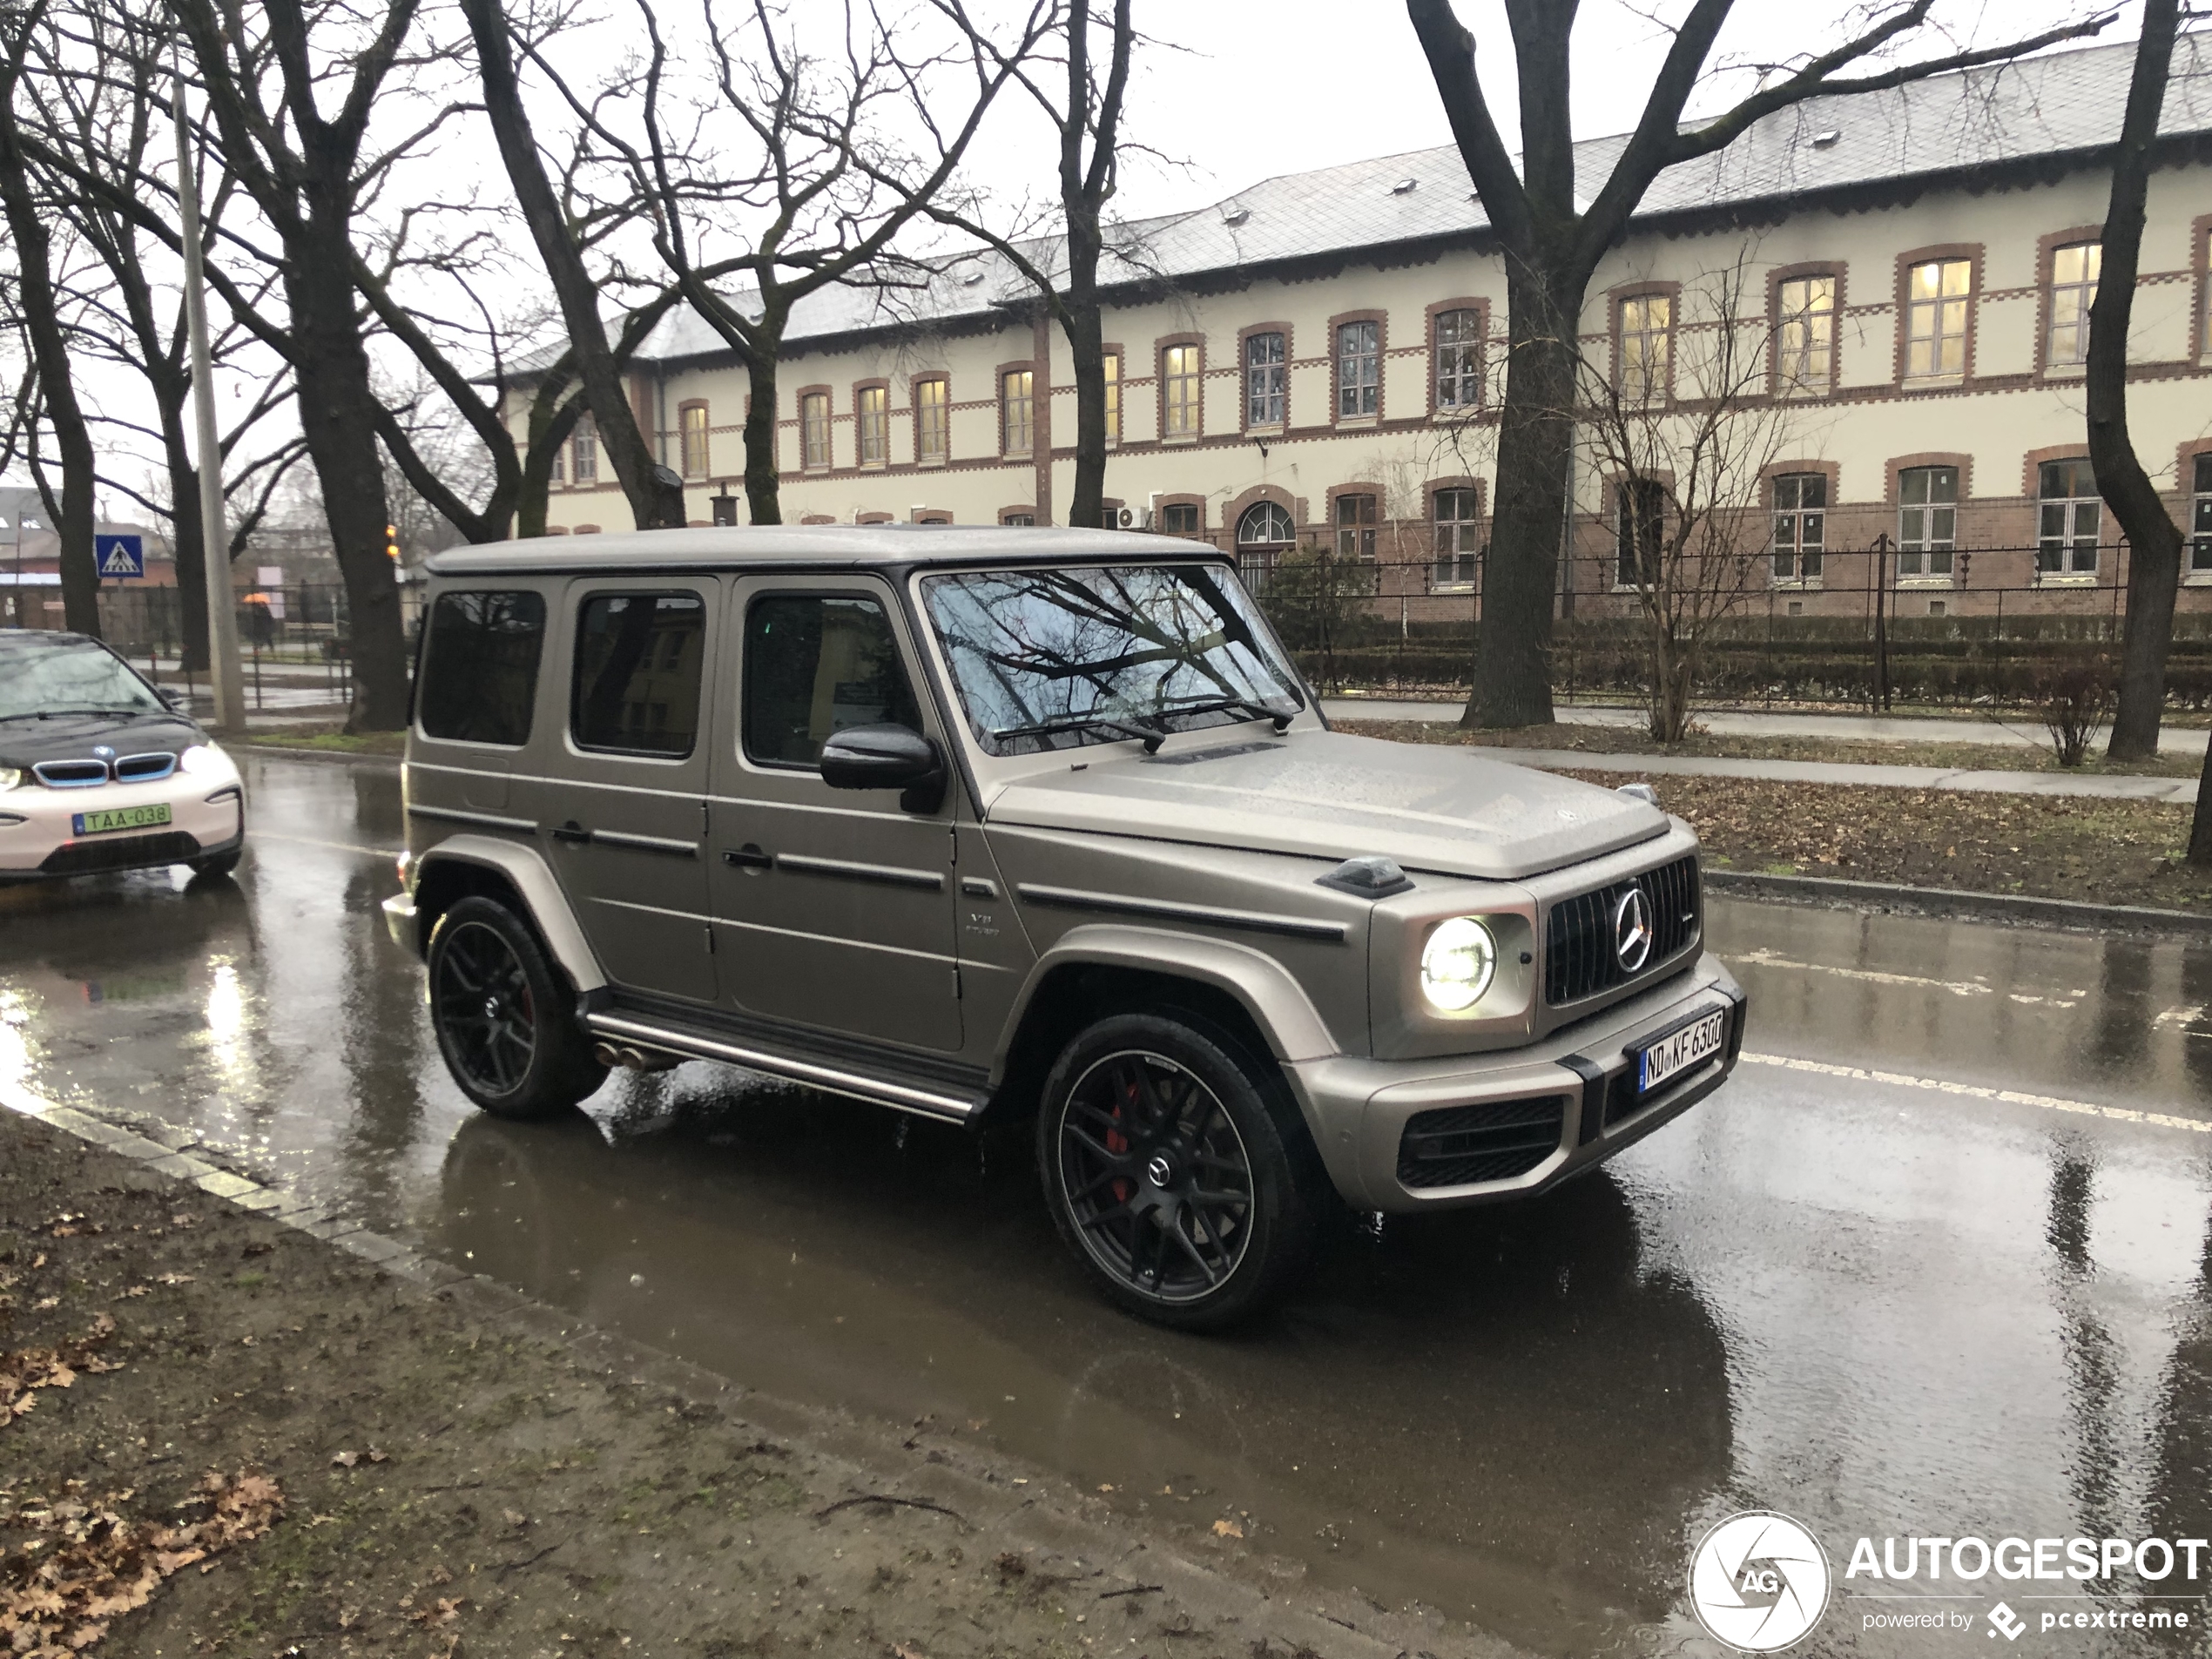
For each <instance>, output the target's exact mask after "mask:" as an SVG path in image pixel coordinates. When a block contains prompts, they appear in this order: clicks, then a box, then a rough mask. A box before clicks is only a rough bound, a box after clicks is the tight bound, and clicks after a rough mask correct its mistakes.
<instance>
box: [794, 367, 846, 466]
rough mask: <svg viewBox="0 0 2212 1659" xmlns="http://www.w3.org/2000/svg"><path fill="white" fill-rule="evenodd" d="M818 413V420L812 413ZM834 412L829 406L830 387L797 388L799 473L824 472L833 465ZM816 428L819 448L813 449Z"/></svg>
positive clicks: (835, 447) (834, 453)
mask: <svg viewBox="0 0 2212 1659" xmlns="http://www.w3.org/2000/svg"><path fill="white" fill-rule="evenodd" d="M817 415H819V421H818V420H817V419H816V416H817ZM834 421H835V411H834V410H833V408H831V406H830V388H828V387H826V386H802V387H800V388H799V471H801V472H827V471H829V470H830V469H831V467H832V466H833V465H834V464H835V459H836V455H837V439H836V435H835V427H834ZM818 429H819V434H820V437H821V449H820V453H819V456H818V455H817V454H816V452H815V448H814V439H815V435H816V432H817V430H818Z"/></svg>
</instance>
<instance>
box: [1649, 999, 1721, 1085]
mask: <svg viewBox="0 0 2212 1659" xmlns="http://www.w3.org/2000/svg"><path fill="white" fill-rule="evenodd" d="M1727 1041H1728V1010H1727V1009H1726V1008H1715V1009H1714V1010H1713V1011H1712V1012H1711V1013H1710V1014H1707V1015H1700V1016H1699V1017H1698V1018H1696V1019H1694V1020H1692V1021H1691V1022H1689V1024H1688V1025H1685V1026H1679V1027H1677V1028H1675V1029H1674V1030H1672V1031H1669V1033H1668V1034H1667V1035H1665V1036H1663V1037H1661V1038H1660V1039H1659V1040H1658V1041H1657V1042H1654V1043H1650V1044H1648V1045H1647V1046H1645V1047H1644V1048H1642V1049H1638V1050H1637V1051H1636V1093H1638V1094H1639V1095H1648V1094H1649V1093H1650V1092H1651V1091H1652V1090H1653V1089H1656V1088H1658V1087H1660V1086H1661V1085H1662V1083H1664V1082H1666V1081H1667V1079H1668V1078H1669V1077H1672V1076H1675V1075H1676V1074H1677V1073H1679V1072H1684V1071H1687V1070H1689V1069H1690V1068H1691V1067H1692V1066H1694V1065H1696V1064H1697V1062H1699V1061H1701V1060H1710V1058H1711V1057H1712V1056H1713V1055H1716V1054H1718V1053H1719V1052H1720V1051H1721V1049H1722V1047H1723V1044H1725V1043H1726V1042H1727Z"/></svg>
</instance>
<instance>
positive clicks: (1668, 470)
mask: <svg viewBox="0 0 2212 1659" xmlns="http://www.w3.org/2000/svg"><path fill="white" fill-rule="evenodd" d="M1757 293H1758V272H1757V268H1755V267H1754V266H1753V264H1752V260H1751V256H1750V253H1749V251H1748V250H1747V251H1746V252H1744V253H1741V254H1739V255H1738V257H1737V260H1736V262H1735V263H1734V264H1732V265H1730V266H1724V267H1722V268H1721V269H1719V270H1716V271H1714V272H1711V273H1709V274H1708V275H1707V276H1705V277H1704V278H1703V279H1702V280H1699V281H1696V282H1692V283H1688V284H1685V285H1684V286H1683V291H1682V293H1681V294H1680V295H1679V297H1678V299H1677V304H1678V305H1679V306H1680V307H1681V310H1680V312H1679V313H1678V314H1677V319H1676V328H1675V330H1674V333H1673V335H1672V339H1673V341H1674V342H1675V343H1674V347H1673V349H1674V350H1675V352H1676V361H1673V362H1672V363H1671V364H1667V363H1650V362H1645V363H1638V364H1633V365H1622V367H1621V368H1618V369H1616V368H1614V367H1613V366H1612V365H1608V364H1606V363H1603V362H1598V361H1592V360H1591V359H1590V358H1589V357H1588V356H1584V357H1583V358H1581V362H1580V372H1579V377H1578V378H1579V381H1580V385H1581V407H1580V408H1579V410H1578V411H1575V414H1577V415H1579V419H1578V421H1577V426H1578V429H1579V430H1580V431H1581V435H1582V442H1583V443H1584V445H1585V447H1586V448H1587V450H1588V455H1589V460H1590V462H1591V467H1590V470H1591V472H1592V474H1593V475H1595V477H1596V479H1597V480H1598V482H1599V485H1600V487H1601V488H1602V489H1607V490H1609V491H1611V492H1613V493H1614V495H1615V502H1616V503H1617V510H1618V513H1619V521H1618V522H1619V525H1620V532H1619V533H1620V538H1621V551H1620V556H1619V568H1618V570H1617V573H1616V584H1617V585H1621V586H1625V587H1629V588H1632V589H1634V590H1635V597H1636V609H1637V612H1638V615H1639V616H1640V617H1641V618H1642V624H1643V635H1644V647H1645V658H1646V663H1647V666H1648V673H1649V685H1648V686H1647V688H1646V693H1645V695H1646V698H1647V704H1648V708H1649V714H1650V731H1651V735H1652V737H1653V738H1655V739H1656V741H1658V742H1661V743H1669V744H1671V743H1679V742H1681V741H1682V739H1683V737H1684V736H1686V735H1687V734H1688V732H1689V719H1690V708H1691V701H1692V698H1694V697H1695V695H1696V685H1697V676H1698V671H1699V669H1700V668H1701V667H1702V666H1703V660H1704V654H1705V648H1706V645H1707V644H1708V642H1710V640H1711V638H1712V637H1713V635H1714V633H1715V632H1716V630H1717V629H1718V628H1719V627H1720V625H1721V624H1723V623H1724V622H1725V621H1726V620H1727V618H1728V617H1730V615H1732V614H1733V613H1734V612H1735V611H1736V610H1737V609H1738V608H1739V607H1740V606H1741V605H1742V604H1743V601H1744V600H1745V598H1746V597H1749V596H1750V594H1751V593H1752V592H1753V591H1754V590H1757V588H1758V587H1760V585H1761V583H1760V582H1759V574H1760V564H1761V561H1762V559H1763V558H1764V556H1765V553H1766V550H1767V545H1768V541H1769V527H1768V524H1767V522H1766V517H1765V515H1764V513H1763V512H1762V510H1761V496H1762V490H1763V485H1764V479H1765V476H1766V473H1767V469H1768V468H1769V467H1770V466H1771V465H1772V463H1773V462H1775V461H1776V460H1777V459H1778V458H1779V457H1780V456H1781V455H1783V453H1784V449H1785V448H1787V447H1788V445H1789V443H1790V442H1791V437H1792V427H1793V425H1794V421H1795V415H1796V411H1795V408H1794V407H1793V406H1792V405H1791V402H1790V401H1789V400H1788V399H1787V398H1786V397H1783V398H1775V397H1770V396H1768V395H1767V348H1768V345H1769V341H1768V334H1767V327H1766V323H1765V320H1764V317H1763V316H1760V315H1758V313H1759V312H1760V310H1761V309H1762V307H1758V306H1757V304H1756V301H1757ZM1747 301H1750V302H1752V303H1750V304H1748V305H1747ZM1698 311H1703V316H1698V315H1696V314H1695V313H1696V312H1698Z"/></svg>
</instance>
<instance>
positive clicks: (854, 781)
mask: <svg viewBox="0 0 2212 1659" xmlns="http://www.w3.org/2000/svg"><path fill="white" fill-rule="evenodd" d="M821 768H822V781H823V782H824V783H826V784H827V785H828V786H830V787H831V788H832V789H896V790H900V791H901V793H900V797H899V806H900V810H901V811H903V812H909V813H934V812H935V811H936V810H937V808H938V807H939V806H941V805H943V803H944V799H945V758H944V756H943V755H941V754H940V753H939V752H938V751H937V745H935V744H934V742H932V741H931V740H930V739H929V738H926V737H924V736H922V734H921V732H916V731H915V730H914V728H913V727H911V726H903V725H853V726H847V727H846V729H845V730H844V731H842V732H834V733H833V734H832V735H831V737H830V738H829V740H828V741H827V742H826V743H825V744H823V745H822V753H821Z"/></svg>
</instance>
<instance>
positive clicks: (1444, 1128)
mask: <svg viewBox="0 0 2212 1659" xmlns="http://www.w3.org/2000/svg"><path fill="white" fill-rule="evenodd" d="M1566 1123H1567V1096H1564V1095H1539V1096H1532V1097H1530V1098H1528V1099H1526V1100H1494V1101H1486V1102H1484V1103H1481V1104H1480V1105H1477V1106H1447V1107H1444V1108H1443V1109H1440V1110H1438V1111H1433V1112H1416V1113H1414V1114H1413V1116H1411V1117H1409V1118H1408V1119H1406V1132H1405V1134H1404V1136H1402V1137H1401V1138H1400V1139H1399V1143H1398V1178H1399V1181H1400V1182H1402V1183H1403V1184H1406V1186H1408V1187H1460V1186H1466V1185H1467V1184H1470V1183H1472V1182H1476V1181H1510V1180H1512V1179H1513V1178H1514V1177H1515V1176H1518V1175H1526V1174H1527V1173H1528V1171H1529V1170H1533V1169H1534V1168H1535V1167H1536V1166H1537V1165H1538V1164H1539V1163H1542V1162H1543V1161H1544V1160H1545V1159H1546V1158H1548V1157H1550V1156H1551V1155H1552V1154H1553V1153H1554V1151H1556V1150H1558V1148H1559V1141H1560V1135H1561V1131H1562V1130H1563V1129H1564V1127H1565V1125H1566Z"/></svg>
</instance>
